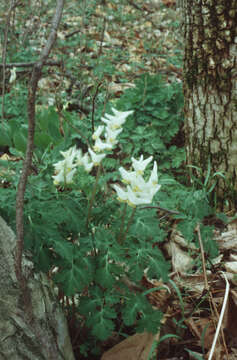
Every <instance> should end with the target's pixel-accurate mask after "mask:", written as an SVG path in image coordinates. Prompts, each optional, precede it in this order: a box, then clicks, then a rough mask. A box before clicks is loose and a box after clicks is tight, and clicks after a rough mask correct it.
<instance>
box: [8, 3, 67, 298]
mask: <svg viewBox="0 0 237 360" xmlns="http://www.w3.org/2000/svg"><path fill="white" fill-rule="evenodd" d="M64 1H65V0H57V4H56V9H55V13H54V16H53V19H52V24H51V30H50V34H49V37H48V40H47V43H46V45H45V47H44V49H43V50H42V52H41V55H40V58H39V60H38V61H37V62H36V63H35V64H34V66H33V70H32V75H31V79H30V83H29V89H28V104H27V113H28V140H27V148H26V155H25V160H24V163H23V168H22V173H21V176H20V180H19V183H18V187H17V195H16V236H17V243H16V255H15V272H16V278H17V281H18V283H19V286H20V288H21V289H22V293H23V294H27V293H28V291H27V282H26V279H25V277H24V275H23V272H22V254H23V244H24V221H23V215H24V195H25V189H26V184H27V178H28V175H29V169H30V167H31V163H32V156H33V146H34V132H35V101H36V93H37V86H38V82H39V80H40V77H41V72H42V68H43V66H44V65H46V64H47V58H48V56H49V54H50V51H51V49H52V47H53V45H54V43H55V41H56V38H57V29H58V26H59V23H60V20H61V17H62V11H63V6H64ZM27 300H29V299H27V298H25V301H27Z"/></svg>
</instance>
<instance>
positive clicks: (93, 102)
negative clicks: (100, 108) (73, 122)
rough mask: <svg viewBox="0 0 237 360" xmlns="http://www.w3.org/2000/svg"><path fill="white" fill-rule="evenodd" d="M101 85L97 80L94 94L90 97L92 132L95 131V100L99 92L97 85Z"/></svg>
mask: <svg viewBox="0 0 237 360" xmlns="http://www.w3.org/2000/svg"><path fill="white" fill-rule="evenodd" d="M101 85H102V82H99V83H98V85H97V86H96V90H95V94H94V96H93V99H92V113H91V129H92V134H93V133H94V131H95V100H96V97H97V95H98V92H99V87H100V86H101Z"/></svg>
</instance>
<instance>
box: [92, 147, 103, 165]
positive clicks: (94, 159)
mask: <svg viewBox="0 0 237 360" xmlns="http://www.w3.org/2000/svg"><path fill="white" fill-rule="evenodd" d="M88 151H89V153H90V156H91V160H92V162H93V164H94V165H95V166H98V165H99V164H100V162H101V161H102V160H103V159H104V157H105V156H106V155H105V154H96V153H94V151H93V150H91V149H88Z"/></svg>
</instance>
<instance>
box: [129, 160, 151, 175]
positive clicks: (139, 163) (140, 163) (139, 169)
mask: <svg viewBox="0 0 237 360" xmlns="http://www.w3.org/2000/svg"><path fill="white" fill-rule="evenodd" d="M152 158H153V156H150V157H149V158H147V159H146V160H143V155H141V156H140V159H139V160H136V159H134V158H132V166H133V169H134V170H135V171H136V173H137V174H139V175H142V174H143V173H144V170H145V168H146V167H147V165H148V164H149V163H150V162H151V160H152Z"/></svg>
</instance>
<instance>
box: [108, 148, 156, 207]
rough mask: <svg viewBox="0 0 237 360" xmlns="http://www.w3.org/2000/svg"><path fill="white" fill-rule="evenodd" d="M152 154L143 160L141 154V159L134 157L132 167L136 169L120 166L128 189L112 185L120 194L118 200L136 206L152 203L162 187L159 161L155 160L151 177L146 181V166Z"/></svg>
mask: <svg viewBox="0 0 237 360" xmlns="http://www.w3.org/2000/svg"><path fill="white" fill-rule="evenodd" d="M151 160H152V156H150V157H149V158H148V159H146V160H143V155H141V157H140V159H139V160H136V159H134V158H132V167H133V169H134V171H127V170H125V169H124V168H123V167H120V168H119V172H120V174H121V176H122V179H123V180H122V181H123V183H125V184H127V188H126V190H125V189H123V188H121V187H120V186H118V185H112V186H113V188H114V189H115V190H116V192H117V195H118V200H119V201H122V202H127V203H128V205H130V206H132V207H136V206H137V205H142V204H143V205H144V204H150V203H151V202H152V199H153V196H154V195H155V194H156V193H157V191H158V190H159V189H160V187H161V185H159V184H158V173H157V163H156V161H154V164H153V169H152V171H151V174H150V178H149V179H148V181H147V182H146V181H145V180H144V178H143V176H142V175H143V173H144V171H145V168H146V166H147V165H148V164H149V163H150V162H151Z"/></svg>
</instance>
